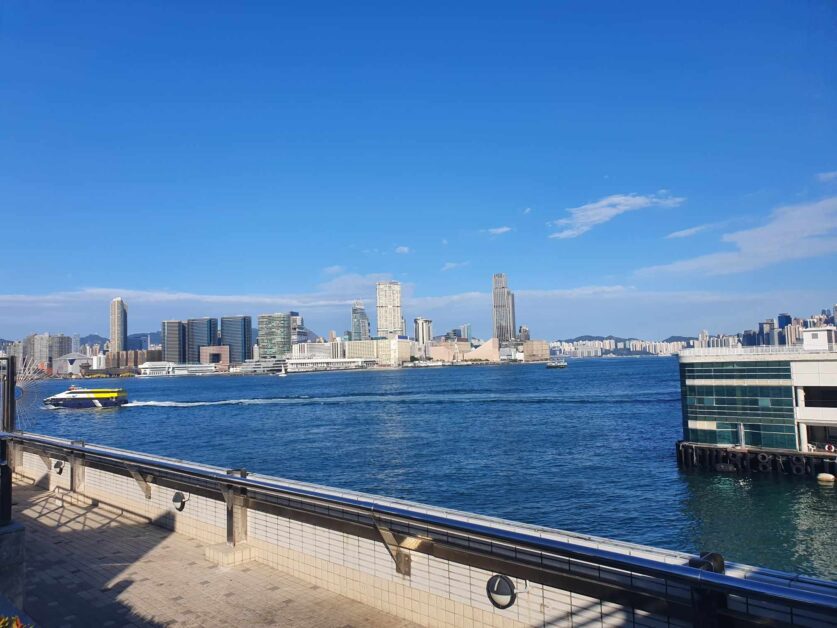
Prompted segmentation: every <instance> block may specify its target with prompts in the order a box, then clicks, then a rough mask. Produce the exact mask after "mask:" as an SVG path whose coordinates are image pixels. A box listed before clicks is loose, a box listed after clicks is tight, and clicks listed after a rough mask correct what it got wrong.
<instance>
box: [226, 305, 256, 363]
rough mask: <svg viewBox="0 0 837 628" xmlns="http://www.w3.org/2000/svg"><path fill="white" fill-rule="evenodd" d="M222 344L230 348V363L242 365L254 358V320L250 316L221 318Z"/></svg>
mask: <svg viewBox="0 0 837 628" xmlns="http://www.w3.org/2000/svg"><path fill="white" fill-rule="evenodd" d="M221 344H222V345H227V346H229V348H230V363H232V364H241V363H242V362H244V360H249V359H250V358H252V357H253V319H252V318H250V317H249V316H224V317H222V318H221Z"/></svg>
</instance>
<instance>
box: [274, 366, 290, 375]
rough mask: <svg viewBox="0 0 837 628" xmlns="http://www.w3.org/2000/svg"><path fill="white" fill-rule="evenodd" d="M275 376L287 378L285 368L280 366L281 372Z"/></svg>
mask: <svg viewBox="0 0 837 628" xmlns="http://www.w3.org/2000/svg"><path fill="white" fill-rule="evenodd" d="M276 375H277V377H287V376H288V369H286V368H285V366H284V365H282V370H281V371H279V372H278V373H276Z"/></svg>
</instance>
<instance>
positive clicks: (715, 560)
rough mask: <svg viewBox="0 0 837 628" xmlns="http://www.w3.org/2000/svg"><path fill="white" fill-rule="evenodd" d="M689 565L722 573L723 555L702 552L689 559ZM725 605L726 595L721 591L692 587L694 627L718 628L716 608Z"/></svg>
mask: <svg viewBox="0 0 837 628" xmlns="http://www.w3.org/2000/svg"><path fill="white" fill-rule="evenodd" d="M689 567H695V568H697V569H703V570H704V571H712V572H714V573H724V572H725V571H726V569H725V566H724V557H723V556H721V555H720V554H718V553H715V552H703V553H701V555H700V557H699V558H691V559H689ZM726 607H727V599H726V596H725V595H724V594H722V593H715V592H714V591H707V590H706V589H701V588H699V587H695V588H693V589H692V608H693V610H694V616H693V625H694V626H695V628H718V626H720V623H719V620H718V610H719V609H723V608H726Z"/></svg>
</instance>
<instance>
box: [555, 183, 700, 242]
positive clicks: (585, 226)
mask: <svg viewBox="0 0 837 628" xmlns="http://www.w3.org/2000/svg"><path fill="white" fill-rule="evenodd" d="M685 200H686V199H685V198H683V197H679V196H671V195H669V193H668V190H660V191H659V192H657V193H656V194H648V195H640V194H612V195H611V196H606V197H605V198H602V199H600V200H598V201H595V202H593V203H587V204H586V205H581V206H579V207H570V208H568V209H567V211H568V212H569V213H570V217H569V218H561V219H559V220H555V221H553V222H552V226H554V227H563V228H562V229H561V230H560V231H556V232H555V233H553V234H551V235H550V236H549V237H550V238H558V239H566V238H577V237H578V236H580V235H582V234H584V233H587V232H588V231H590V229H592V228H593V227H595V226H596V225H600V224H603V223H605V222H608V221H609V220H612V219H613V218H616V216H618V215H620V214H624V213H625V212H630V211H636V210H638V209H645V208H646V207H677V206H678V205H680V204H681V203H682V202H683V201H685Z"/></svg>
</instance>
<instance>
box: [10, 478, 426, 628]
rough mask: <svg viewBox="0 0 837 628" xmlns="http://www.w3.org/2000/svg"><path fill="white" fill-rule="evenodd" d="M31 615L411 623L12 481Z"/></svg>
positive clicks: (78, 621) (140, 621)
mask: <svg viewBox="0 0 837 628" xmlns="http://www.w3.org/2000/svg"><path fill="white" fill-rule="evenodd" d="M14 500H15V502H16V505H15V513H14V516H15V518H16V520H17V521H20V522H21V523H22V524H23V525H24V526H25V527H26V560H27V569H26V578H27V587H26V588H27V593H26V596H27V597H26V603H25V610H26V612H27V613H28V614H29V615H30V616H31V617H32V619H33V620H34V621H36V622H37V623H38V624H39V625H40V626H44V627H45V628H50V627H52V626H55V627H65V626H67V627H69V626H86V627H87V626H170V625H177V626H335V627H347V626H382V627H383V626H386V627H390V626H394V627H398V626H403V627H407V626H412V625H413V624H410V623H409V622H406V621H403V620H400V619H398V618H396V617H393V616H392V615H388V614H386V613H382V612H380V611H378V610H375V609H373V608H370V607H368V606H365V605H363V604H361V603H359V602H355V601H353V600H350V599H348V598H345V597H343V596H341V595H338V594H336V593H332V592H330V591H327V590H325V589H322V588H320V587H317V586H314V585H311V584H309V583H307V582H304V581H303V580H299V579H298V578H294V577H293V576H289V575H286V574H284V573H281V572H278V571H276V570H274V569H271V568H269V567H266V566H264V565H261V564H259V563H255V562H254V563H249V564H247V565H243V566H240V567H218V566H216V565H214V564H212V563H210V562H208V561H207V560H206V559H205V558H204V550H203V545H202V544H200V543H198V542H197V541H195V540H193V539H190V538H188V537H185V536H182V535H178V534H173V533H172V532H170V531H168V530H164V529H162V528H158V527H155V526H152V525H148V524H144V523H141V522H139V520H136V521H135V520H133V518H129V517H126V516H124V515H116V514H113V513H111V512H108V511H107V510H105V509H102V508H86V507H81V506H76V505H72V504H69V503H67V502H65V501H63V500H61V499H60V498H58V497H56V496H55V495H53V494H52V493H49V492H47V491H45V490H43V489H39V488H33V487H31V486H26V485H21V484H16V485H15V489H14Z"/></svg>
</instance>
